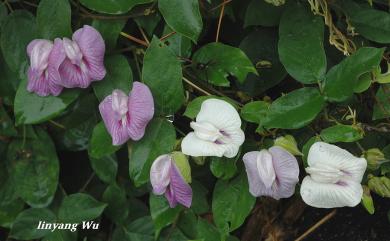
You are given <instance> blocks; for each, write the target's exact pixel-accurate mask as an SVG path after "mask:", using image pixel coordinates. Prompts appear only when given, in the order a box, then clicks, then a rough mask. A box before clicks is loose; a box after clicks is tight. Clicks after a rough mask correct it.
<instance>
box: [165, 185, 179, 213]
mask: <svg viewBox="0 0 390 241" xmlns="http://www.w3.org/2000/svg"><path fill="white" fill-rule="evenodd" d="M165 197H166V198H167V200H168V203H169V206H170V207H171V208H174V207H176V206H177V204H178V202H177V200H176V198H175V194H174V193H173V190H172V188H171V187H170V186H168V188H167V190H166V192H165Z"/></svg>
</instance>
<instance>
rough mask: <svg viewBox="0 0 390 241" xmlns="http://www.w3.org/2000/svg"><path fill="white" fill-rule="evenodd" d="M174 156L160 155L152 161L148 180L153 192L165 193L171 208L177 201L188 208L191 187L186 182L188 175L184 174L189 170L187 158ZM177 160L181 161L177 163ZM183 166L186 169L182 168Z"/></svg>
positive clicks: (190, 198)
mask: <svg viewBox="0 0 390 241" xmlns="http://www.w3.org/2000/svg"><path fill="white" fill-rule="evenodd" d="M181 155H182V154H181ZM175 156H177V155H174V154H165V155H161V156H159V157H158V158H157V159H156V160H155V161H154V162H153V164H152V167H151V169H150V182H151V184H152V187H153V193H154V194H155V195H165V197H166V198H167V200H168V203H169V206H170V207H171V208H174V207H176V206H177V205H178V204H179V203H180V204H182V205H183V206H185V207H187V208H189V207H191V203H192V189H191V187H190V185H188V183H187V182H189V181H190V179H189V177H187V176H186V175H185V174H184V172H186V171H187V172H188V170H189V164H188V160H186V159H183V158H175ZM178 161H179V162H182V163H181V164H180V165H178V164H179V163H177V162H178ZM183 168H186V169H187V170H182V169H183ZM189 175H190V174H189ZM186 177H187V178H186ZM186 179H187V180H186Z"/></svg>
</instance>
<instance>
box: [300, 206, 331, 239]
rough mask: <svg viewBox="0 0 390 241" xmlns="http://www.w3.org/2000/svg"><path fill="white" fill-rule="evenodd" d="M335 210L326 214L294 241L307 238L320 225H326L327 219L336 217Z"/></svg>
mask: <svg viewBox="0 0 390 241" xmlns="http://www.w3.org/2000/svg"><path fill="white" fill-rule="evenodd" d="M336 212H337V210H336V209H334V210H333V211H332V212H330V213H328V214H327V215H326V216H325V217H323V218H322V219H321V220H320V221H318V222H317V223H316V224H314V225H313V226H312V227H310V228H309V229H308V230H306V232H304V233H303V234H302V235H301V236H299V237H298V238H297V239H295V241H302V240H304V239H305V238H306V237H307V236H309V235H310V234H311V233H312V232H314V231H315V230H316V229H317V228H319V227H320V226H321V225H322V224H324V223H326V222H327V221H328V220H329V219H331V218H332V217H333V216H334V215H336Z"/></svg>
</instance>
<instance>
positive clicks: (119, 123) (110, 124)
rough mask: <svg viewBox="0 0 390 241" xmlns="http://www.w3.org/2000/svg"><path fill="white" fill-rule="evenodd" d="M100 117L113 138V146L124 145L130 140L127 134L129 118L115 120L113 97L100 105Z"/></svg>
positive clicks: (108, 97)
mask: <svg viewBox="0 0 390 241" xmlns="http://www.w3.org/2000/svg"><path fill="white" fill-rule="evenodd" d="M99 111H100V115H101V116H102V118H103V122H104V124H105V126H106V128H107V130H108V132H109V133H110V135H111V137H112V144H113V145H122V144H123V143H125V142H126V141H127V140H129V138H130V137H129V134H128V133H127V127H126V126H127V125H128V121H129V118H128V116H127V117H126V118H125V119H124V120H117V119H116V118H115V113H114V110H113V109H112V96H111V95H109V96H107V97H106V98H104V100H103V101H102V102H101V103H100V104H99Z"/></svg>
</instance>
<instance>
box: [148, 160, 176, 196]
mask: <svg viewBox="0 0 390 241" xmlns="http://www.w3.org/2000/svg"><path fill="white" fill-rule="evenodd" d="M171 165H172V158H171V156H170V155H161V156H159V157H157V159H156V160H155V161H154V162H153V164H152V167H151V168H150V183H151V184H152V187H153V193H154V194H156V195H162V194H164V193H165V191H166V189H167V187H168V185H169V182H170V175H169V174H170V170H171Z"/></svg>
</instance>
